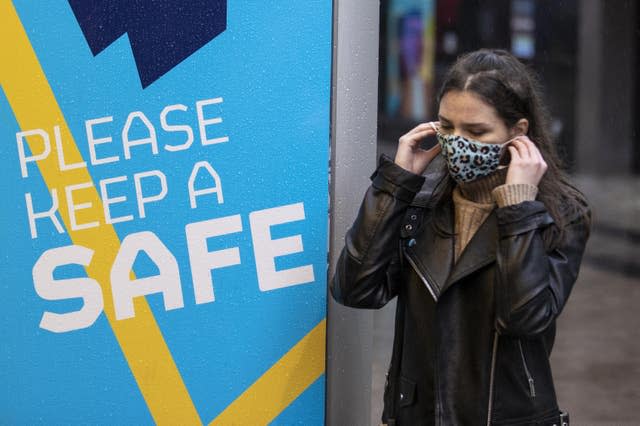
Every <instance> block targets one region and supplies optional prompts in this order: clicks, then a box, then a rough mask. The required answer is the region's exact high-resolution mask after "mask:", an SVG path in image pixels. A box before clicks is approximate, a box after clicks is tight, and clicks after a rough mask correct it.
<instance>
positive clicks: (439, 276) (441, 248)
mask: <svg viewBox="0 0 640 426" xmlns="http://www.w3.org/2000/svg"><path fill="white" fill-rule="evenodd" d="M453 222H454V212H453V203H445V205H444V206H442V207H441V208H440V211H439V212H437V213H436V214H435V215H434V216H433V219H432V220H431V221H430V222H429V223H427V224H425V226H424V227H423V228H422V229H421V230H420V231H418V233H417V235H415V239H410V240H409V241H408V242H407V244H406V248H405V253H406V255H407V257H408V259H409V262H410V263H411V265H412V266H413V267H414V269H416V272H417V273H418V274H419V275H420V278H421V279H422V280H423V281H424V284H425V285H426V286H427V287H428V288H429V291H430V292H431V294H432V295H433V297H434V299H435V300H436V301H437V300H438V299H439V298H440V296H441V295H442V294H443V293H444V292H445V291H446V290H447V289H448V288H450V287H451V286H452V285H454V284H455V283H456V282H458V281H460V280H461V279H463V278H464V277H466V276H468V275H470V274H472V273H473V272H475V271H477V270H478V269H480V268H482V267H484V266H486V265H488V264H490V263H492V262H494V261H495V260H496V250H497V243H498V241H497V235H498V224H497V218H496V214H495V210H494V211H492V212H491V214H489V216H488V217H487V219H486V220H485V221H484V222H483V223H482V225H480V228H478V230H477V231H476V233H475V234H474V236H473V237H472V238H471V241H469V244H468V245H467V247H465V249H464V251H463V252H462V254H461V255H460V258H459V259H458V262H457V263H455V264H454V263H453V256H454V242H455V240H454V238H455V234H454V233H453V231H454V224H453Z"/></svg>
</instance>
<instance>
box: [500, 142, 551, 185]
mask: <svg viewBox="0 0 640 426" xmlns="http://www.w3.org/2000/svg"><path fill="white" fill-rule="evenodd" d="M507 149H508V150H509V153H510V154H511V162H510V163H509V170H508V171H507V180H506V182H505V183H507V184H518V183H527V184H530V185H534V186H538V183H540V179H542V176H543V175H544V174H545V172H546V171H547V163H546V162H545V161H544V159H543V158H542V154H540V150H539V149H538V147H536V145H535V144H534V143H533V142H531V139H529V138H528V137H527V136H518V137H517V138H515V139H514V140H513V142H511V144H510V145H509V146H508V147H507Z"/></svg>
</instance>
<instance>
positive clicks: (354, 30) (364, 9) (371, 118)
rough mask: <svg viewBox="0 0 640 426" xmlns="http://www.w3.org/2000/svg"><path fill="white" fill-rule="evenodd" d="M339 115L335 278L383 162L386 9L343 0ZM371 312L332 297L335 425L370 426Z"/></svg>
mask: <svg viewBox="0 0 640 426" xmlns="http://www.w3.org/2000/svg"><path fill="white" fill-rule="evenodd" d="M333 11H334V12H333V13H334V16H333V74H332V113H331V123H332V124H331V135H332V138H331V139H332V142H331V144H332V145H331V188H330V192H331V223H330V232H331V237H330V249H329V252H330V275H331V274H332V272H333V270H334V267H335V262H336V260H337V257H338V255H339V253H340V250H341V248H342V246H343V244H344V234H345V232H346V230H347V229H348V227H349V226H350V225H351V223H352V222H353V220H354V218H355V216H356V213H357V211H358V207H359V205H360V201H361V199H362V196H363V195H364V192H365V190H366V188H367V187H368V185H369V179H368V177H369V175H370V174H371V172H372V171H373V169H374V168H375V162H376V122H377V92H378V34H379V4H378V2H375V1H373V2H372V1H370V0H344V1H340V0H335V1H334V8H333ZM372 328H373V315H372V313H371V311H365V310H355V309H350V308H345V307H343V306H341V305H338V304H337V303H336V302H335V301H333V299H332V298H331V296H329V297H328V328H327V403H326V410H327V411H326V423H327V424H328V425H368V424H369V422H370V418H371V417H370V411H371V361H372V356H371V348H372V343H373V333H372Z"/></svg>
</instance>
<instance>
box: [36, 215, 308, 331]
mask: <svg viewBox="0 0 640 426" xmlns="http://www.w3.org/2000/svg"><path fill="white" fill-rule="evenodd" d="M304 219H305V213H304V205H303V203H296V204H289V205H284V206H279V207H274V208H269V209H265V210H257V211H254V212H251V213H250V214H249V223H250V227H251V239H252V245H253V253H254V257H255V267H256V273H257V277H258V287H259V288H260V290H261V291H269V290H276V289H281V288H284V287H290V286H294V285H299V284H305V283H310V282H313V281H315V278H314V273H313V265H310V264H308V265H303V266H298V267H294V268H289V269H281V270H276V266H275V258H276V257H279V256H285V255H289V254H294V253H300V252H302V251H303V246H302V237H301V236H300V235H293V236H288V237H284V238H278V239H272V237H271V226H274V225H279V224H284V223H289V222H296V221H300V220H304ZM242 231H243V229H242V220H241V216H240V215H233V216H226V217H221V218H215V219H209V220H205V221H201V222H194V223H189V224H187V225H186V226H185V236H186V242H187V248H188V255H189V265H190V268H191V277H192V280H193V291H194V296H195V303H196V304H203V303H210V302H213V301H214V300H215V296H214V289H213V279H212V272H213V270H214V269H219V268H225V267H230V266H234V265H240V264H241V260H240V250H239V248H238V247H231V248H225V249H221V250H212V251H209V249H208V247H207V240H208V239H210V238H214V237H219V236H222V235H228V234H234V233H238V232H242ZM141 252H144V253H145V254H146V255H147V256H148V258H149V259H151V261H152V262H153V263H154V264H155V266H156V267H157V268H158V274H157V275H154V276H150V277H144V278H135V279H134V278H132V274H131V269H132V267H133V265H134V263H135V261H136V259H137V257H138V255H139V254H140V253H141ZM93 254H94V250H93V249H91V248H88V247H84V246H80V245H69V246H64V247H57V248H52V249H49V250H47V251H45V252H44V253H43V254H42V255H41V256H40V257H39V258H38V260H37V261H36V263H35V265H34V266H33V283H34V287H35V290H36V293H37V294H38V296H40V297H41V298H43V299H45V300H67V299H75V298H81V299H82V300H83V306H82V307H81V308H80V309H79V310H77V311H72V312H66V313H62V314H60V313H54V312H48V311H45V312H44V313H43V315H42V319H41V321H40V327H41V328H43V329H45V330H48V331H52V332H56V333H62V332H68V331H72V330H79V329H82V328H87V327H90V326H91V325H93V324H94V323H95V321H96V320H97V319H98V317H99V316H100V314H101V313H102V311H103V309H104V301H103V295H102V288H101V286H100V283H98V281H97V280H95V279H93V278H88V277H78V278H66V279H55V278H54V272H55V270H56V269H57V268H59V267H62V266H65V265H81V266H84V267H88V266H89V265H91V262H92V258H93ZM110 282H111V295H112V297H113V306H114V309H115V317H116V320H123V319H127V318H132V317H134V316H135V309H134V303H133V300H134V298H136V297H141V296H146V295H150V294H156V293H161V294H162V298H163V301H164V308H165V310H167V311H168V310H172V309H178V308H183V307H184V299H183V294H182V282H181V279H180V270H179V267H178V262H177V260H176V258H175V256H174V255H173V254H172V253H171V251H170V250H169V249H168V248H167V246H165V245H164V243H163V242H162V241H161V240H160V238H158V236H157V235H156V234H154V233H153V232H150V231H143V232H136V233H133V234H129V235H127V236H126V237H125V238H124V239H123V240H122V243H121V245H120V248H119V250H118V253H117V255H116V257H115V259H114V260H113V263H112V265H111V269H110Z"/></svg>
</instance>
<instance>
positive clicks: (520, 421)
mask: <svg viewBox="0 0 640 426" xmlns="http://www.w3.org/2000/svg"><path fill="white" fill-rule="evenodd" d="M438 118H439V121H438V122H432V123H424V124H420V125H418V126H417V127H415V128H414V129H412V130H411V131H409V132H408V133H407V134H405V135H404V136H402V137H401V138H400V141H399V144H398V149H397V153H396V157H395V160H394V161H392V160H391V159H389V158H386V157H382V158H381V160H380V163H379V166H378V168H377V170H376V172H375V173H374V175H373V176H372V185H371V187H370V188H369V189H368V191H367V193H366V195H365V198H364V201H363V203H362V206H361V208H360V211H359V213H358V217H357V218H356V220H355V223H354V224H353V226H352V228H351V229H350V230H349V232H348V233H347V235H346V243H345V247H344V249H343V251H342V253H341V256H340V259H339V262H338V265H337V269H336V272H335V275H334V278H333V280H332V283H331V291H332V294H333V297H334V298H335V299H336V300H337V301H339V302H340V303H342V304H344V305H347V306H352V307H356V308H379V307H381V306H383V305H384V304H386V303H387V302H388V301H389V300H391V299H392V298H394V297H397V298H398V301H397V313H396V324H395V338H394V346H393V355H392V360H391V365H390V368H389V374H388V379H387V384H386V388H385V397H384V400H385V409H384V413H383V422H385V423H387V424H390V425H391V424H396V425H432V424H435V425H482V424H486V425H558V426H560V425H562V424H563V423H565V424H568V416H566V415H565V414H564V413H561V411H560V410H559V408H558V404H557V401H556V395H555V391H554V386H553V378H552V375H551V369H550V366H549V355H550V354H551V348H552V346H553V342H554V339H555V320H556V318H557V317H558V315H559V314H560V312H561V311H562V308H563V307H564V305H565V303H566V302H567V299H568V297H569V293H570V292H571V288H572V286H573V284H574V282H575V281H576V278H577V275H578V270H579V267H580V261H581V258H582V254H583V252H584V248H585V244H586V242H587V238H588V236H589V226H590V213H589V209H588V206H587V204H586V201H585V199H584V197H583V195H582V194H581V193H580V192H579V191H578V190H577V189H575V188H574V187H573V186H572V185H571V184H570V183H569V181H568V178H567V176H566V175H565V174H564V173H563V172H562V170H561V169H560V166H559V160H558V157H557V154H556V151H555V148H554V146H553V143H552V140H551V136H550V134H549V120H548V116H547V113H546V110H545V108H544V107H543V104H542V102H541V99H540V95H539V91H538V88H537V85H536V82H535V80H534V78H533V76H532V75H531V73H530V72H529V70H528V69H527V68H526V67H525V66H524V65H523V64H521V63H520V62H519V61H518V60H517V59H516V58H514V57H513V56H512V55H510V54H509V53H507V52H505V51H500V50H480V51H476V52H473V53H470V54H467V55H465V56H462V57H461V58H460V59H458V61H457V62H456V63H455V64H454V65H453V67H452V68H451V69H450V70H449V72H448V74H447V76H446V79H445V82H444V84H443V86H442V89H441V91H440V94H439V112H438ZM431 135H435V136H436V137H437V140H438V144H437V145H436V146H434V147H433V148H431V149H426V150H425V149H423V148H421V146H420V145H421V141H422V140H423V139H424V138H426V137H428V136H431ZM439 154H441V155H442V159H443V160H444V161H440V159H438V161H433V160H434V159H436V158H437V157H438V156H439ZM432 161H433V163H432ZM430 163H432V164H431V165H432V167H434V166H435V167H436V168H438V167H437V166H436V165H437V163H441V166H440V167H439V168H440V169H442V170H441V173H440V174H436V176H439V175H440V176H441V178H439V179H435V181H434V183H431V180H429V182H427V183H425V177H423V176H422V174H423V173H424V172H425V170H426V168H427V166H428V165H429V164H430ZM431 169H432V168H430V170H431ZM430 175H433V173H430Z"/></svg>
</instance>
